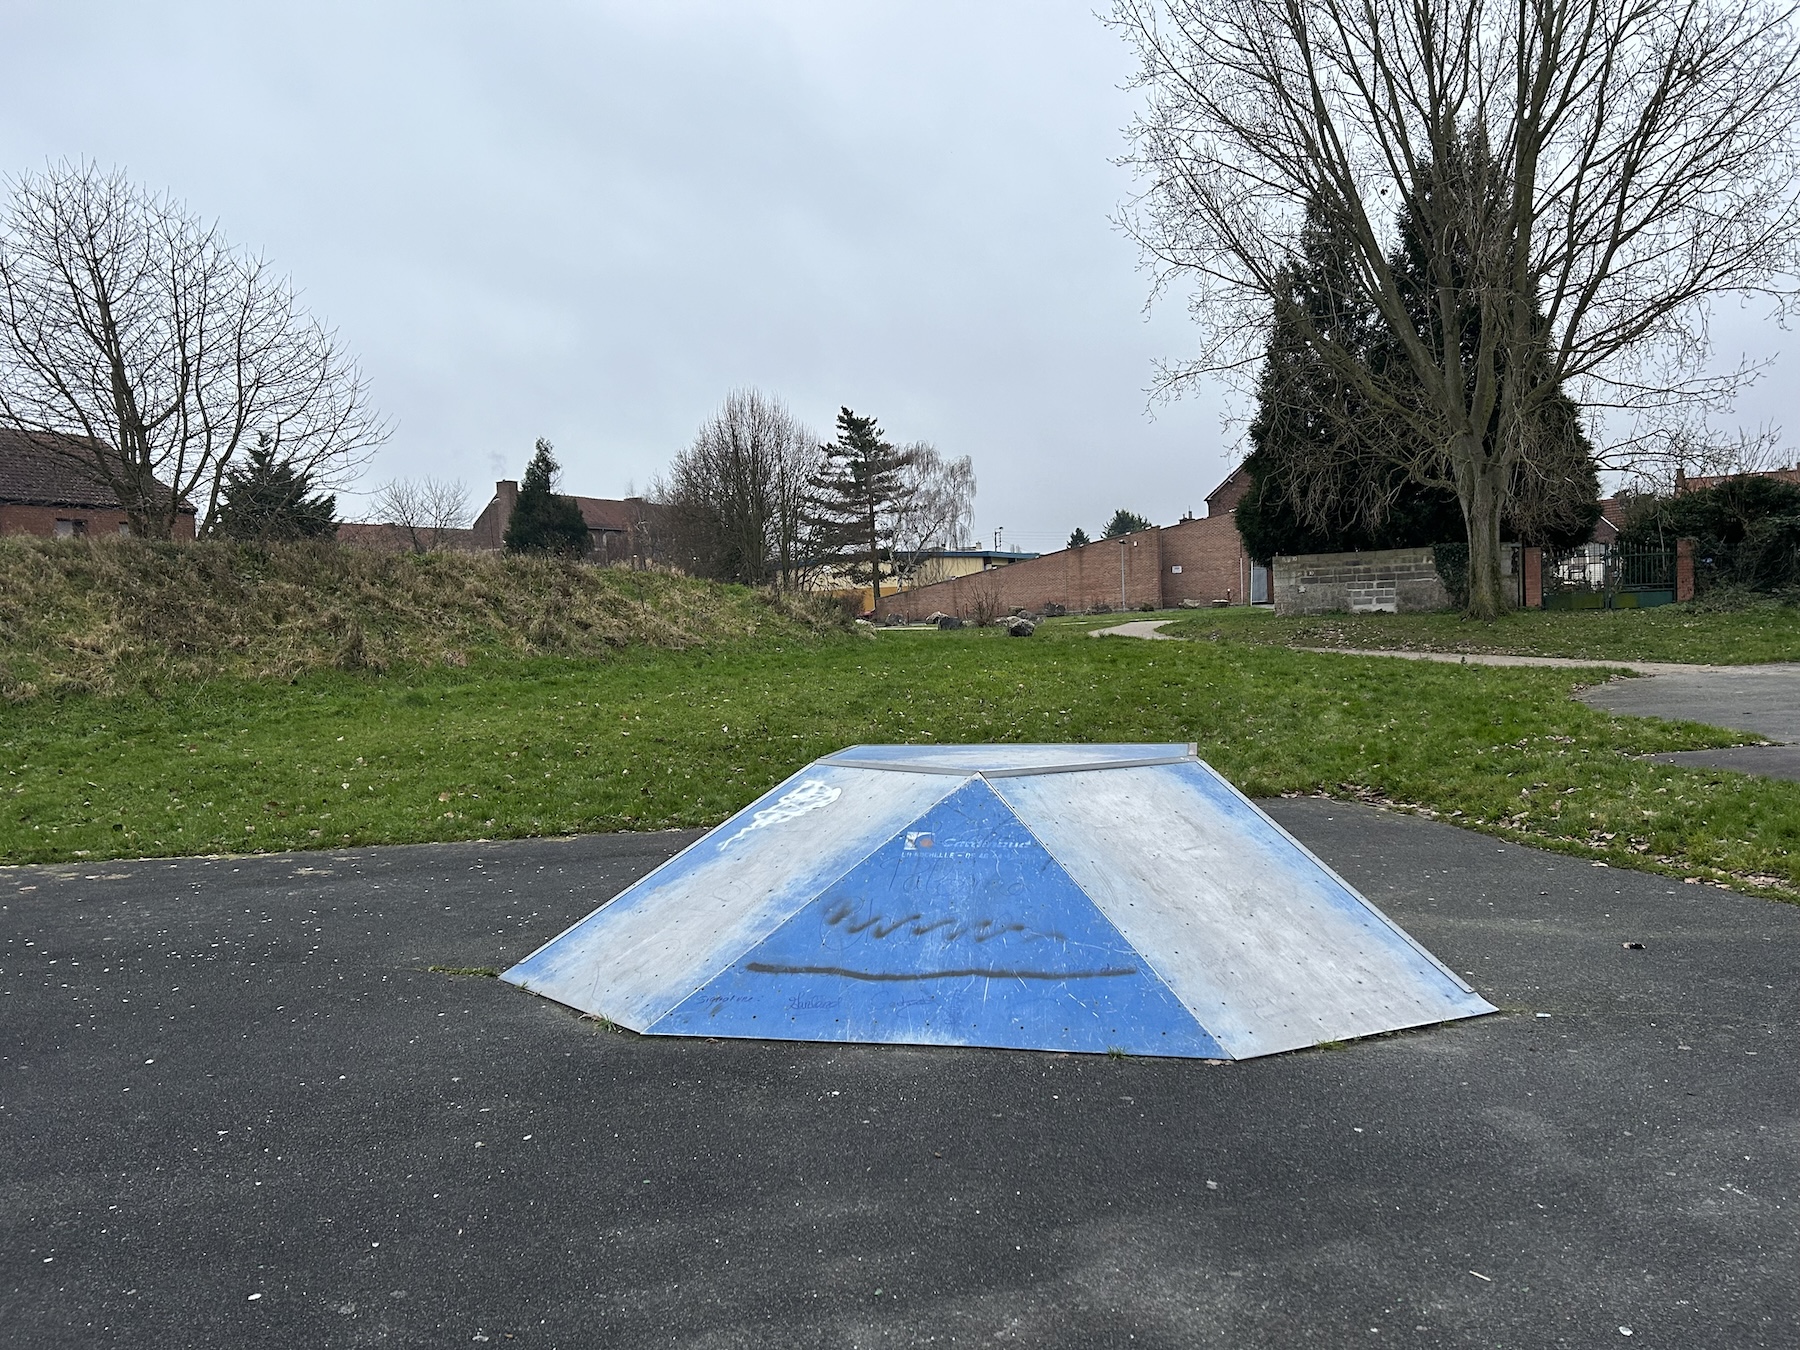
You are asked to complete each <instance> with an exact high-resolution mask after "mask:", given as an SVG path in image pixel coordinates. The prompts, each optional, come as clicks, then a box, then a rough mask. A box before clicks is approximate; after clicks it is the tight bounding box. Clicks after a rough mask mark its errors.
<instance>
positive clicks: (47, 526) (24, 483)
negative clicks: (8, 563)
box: [0, 427, 198, 539]
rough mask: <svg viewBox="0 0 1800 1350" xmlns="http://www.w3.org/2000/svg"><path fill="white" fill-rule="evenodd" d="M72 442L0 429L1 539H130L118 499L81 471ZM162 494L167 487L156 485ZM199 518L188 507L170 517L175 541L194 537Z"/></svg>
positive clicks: (79, 445) (79, 446)
mask: <svg viewBox="0 0 1800 1350" xmlns="http://www.w3.org/2000/svg"><path fill="white" fill-rule="evenodd" d="M82 453H83V443H82V442H81V441H78V440H76V439H75V438H73V437H57V436H48V435H44V434H41V433H37V432H26V431H19V430H16V429H13V428H7V427H0V535H21V534H23V535H36V536H38V537H40V538H45V539H83V538H99V537H101V536H106V535H110V536H113V537H115V538H116V537H120V536H129V535H130V534H131V517H130V515H129V514H128V513H127V512H126V510H125V508H124V507H123V506H122V505H120V503H119V498H118V494H116V493H115V492H113V491H112V489H111V488H109V487H107V486H106V484H104V483H102V482H100V481H99V480H98V479H97V478H96V477H95V476H94V474H93V473H92V471H91V470H88V469H86V468H84V467H83V466H82V464H81V463H80V462H79V460H78V459H76V458H73V456H78V455H81V454H82ZM157 487H158V488H160V489H162V490H163V491H164V492H167V491H168V490H169V489H168V485H167V484H164V483H161V482H159V483H157ZM197 515H198V513H197V512H196V511H195V509H194V508H193V506H191V505H190V504H188V503H187V502H183V503H182V504H181V508H180V510H179V511H178V512H177V513H176V516H175V532H174V536H175V538H177V539H192V538H194V537H195V532H196V531H195V522H196V519H197Z"/></svg>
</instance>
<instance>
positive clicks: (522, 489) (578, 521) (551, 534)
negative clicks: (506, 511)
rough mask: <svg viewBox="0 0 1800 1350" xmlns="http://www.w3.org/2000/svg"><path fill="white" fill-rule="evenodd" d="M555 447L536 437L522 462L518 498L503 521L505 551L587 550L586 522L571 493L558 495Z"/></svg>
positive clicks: (563, 553)
mask: <svg viewBox="0 0 1800 1350" xmlns="http://www.w3.org/2000/svg"><path fill="white" fill-rule="evenodd" d="M555 448H556V447H555V446H553V445H551V444H550V442H549V441H548V440H546V439H545V438H544V437H542V436H540V437H538V443H537V451H536V453H535V454H533V455H532V457H531V463H529V464H527V465H526V466H525V477H524V478H523V479H521V480H520V483H519V501H518V504H517V505H516V506H514V507H513V513H512V519H510V520H509V521H507V522H506V551H507V552H508V553H551V554H556V555H558V556H560V557H565V558H579V557H581V556H582V554H584V553H586V552H587V548H588V528H587V522H586V521H585V520H583V519H582V518H581V508H580V507H579V506H577V505H576V504H575V499H574V498H573V497H562V496H558V495H557V493H556V491H555V489H556V475H557V474H558V473H560V472H561V469H560V467H559V466H558V465H557V462H556V459H555V458H554V456H553V455H552V454H551V452H552V451H553V450H554V449H555Z"/></svg>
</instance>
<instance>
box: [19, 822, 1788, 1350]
mask: <svg viewBox="0 0 1800 1350" xmlns="http://www.w3.org/2000/svg"><path fill="white" fill-rule="evenodd" d="M1264 805H1265V807H1266V808H1267V809H1268V810H1269V811H1270V813H1271V814H1272V815H1274V817H1275V818H1276V819H1277V820H1279V821H1280V822H1281V823H1282V824H1283V825H1284V826H1286V827H1287V828H1289V829H1291V830H1292V831H1293V832H1294V833H1295V834H1296V835H1297V836H1298V837H1299V838H1300V839H1301V840H1302V841H1303V842H1304V843H1305V844H1306V845H1307V846H1308V847H1310V848H1312V849H1313V850H1315V851H1316V852H1317V853H1318V854H1319V856H1320V857H1322V858H1323V859H1325V861H1326V862H1328V863H1329V864H1330V865H1331V866H1332V867H1334V868H1336V869H1337V870H1338V871H1339V872H1340V873H1341V874H1342V875H1343V876H1344V877H1345V878H1346V879H1347V880H1349V881H1350V883H1351V884H1352V885H1355V886H1357V887H1359V888H1360V889H1361V890H1362V891H1363V892H1364V893H1365V894H1366V895H1368V897H1369V898H1370V899H1371V900H1372V901H1374V902H1375V903H1376V904H1377V905H1379V906H1380V907H1381V908H1382V909H1383V910H1384V911H1385V912H1386V913H1388V914H1390V915H1391V916H1393V918H1394V919H1395V921H1396V922H1398V923H1401V924H1403V925H1404V926H1405V927H1406V929H1407V930H1408V931H1409V932H1411V933H1412V934H1413V935H1414V936H1415V937H1417V938H1418V939H1419V940H1420V941H1421V942H1422V943H1424V944H1425V946H1426V947H1427V948H1429V949H1430V950H1431V951H1432V952H1434V953H1436V954H1437V955H1438V956H1439V957H1441V958H1442V959H1443V960H1445V961H1446V962H1448V963H1449V964H1450V965H1451V966H1452V967H1453V968H1454V969H1456V970H1458V971H1461V972H1464V973H1465V976H1466V978H1467V979H1468V980H1469V981H1470V982H1471V983H1472V984H1473V985H1474V986H1475V987H1476V988H1477V989H1478V990H1480V991H1481V993H1482V994H1483V995H1485V996H1486V997H1487V998H1488V999H1489V1000H1491V1001H1492V1002H1494V1003H1496V1004H1498V1005H1499V1006H1500V1007H1502V1008H1504V1009H1506V1011H1505V1012H1503V1013H1500V1014H1497V1015H1495V1016H1491V1017H1482V1018H1475V1019H1472V1020H1470V1021H1465V1022H1457V1023H1453V1024H1451V1025H1448V1026H1441V1027H1430V1028H1424V1029H1421V1030H1418V1031H1413V1032H1405V1033H1401V1034H1399V1035H1394V1036H1385V1037H1380V1038H1377V1039H1374V1040H1367V1041H1353V1042H1350V1043H1349V1044H1347V1045H1345V1046H1343V1047H1341V1048H1338V1049H1336V1050H1321V1051H1315V1052H1305V1053H1300V1054H1293V1055H1279V1056H1275V1057H1273V1058H1270V1059H1263V1060H1254V1061H1250V1062H1246V1063H1241V1064H1231V1065H1219V1066H1214V1065H1208V1064H1203V1063H1198V1062H1196V1061H1193V1060H1154V1059H1109V1058H1107V1057H1105V1056H1093V1055H1064V1054H1036V1053H1027V1052H1008V1051H1000V1050H968V1049H957V1048H941V1049H940V1048H899V1047H895V1048H884V1047H874V1046H867V1045H807V1044H791V1043H783V1042H776V1041H708V1040H705V1039H693V1040H680V1039H673V1038H665V1037H639V1036H634V1035H629V1034H619V1033H615V1032H613V1031H611V1030H609V1029H608V1028H606V1027H605V1026H603V1025H601V1024H599V1023H595V1022H591V1021H584V1020H582V1019H580V1018H578V1017H576V1016H575V1014H573V1013H571V1012H569V1011H568V1010H567V1009H565V1008H562V1007H559V1006H557V1005H555V1004H552V1003H548V1002H545V1001H544V1000H542V999H538V998H534V997H532V996H531V995H529V994H526V993H523V992H521V991H520V990H518V989H515V988H513V987H512V986H510V985H505V984H502V983H501V982H500V981H498V980H494V979H484V978H481V977H480V976H479V975H478V974H473V973H458V972H463V971H468V972H473V971H476V970H479V969H482V968H488V969H498V968H501V967H504V966H506V965H508V964H510V963H511V962H513V961H515V960H517V959H518V958H519V957H521V956H523V955H524V954H525V953H527V952H529V951H530V950H531V949H532V948H534V947H536V946H537V945H538V944H539V943H541V942H543V941H545V940H547V939H549V938H551V937H553V936H555V934H557V933H558V932H560V931H561V930H562V929H563V928H564V927H566V926H567V925H568V924H570V923H572V922H573V921H575V920H576V919H579V918H580V917H581V916H583V915H584V914H586V913H588V912H589V911H590V910H592V909H593V908H594V907H595V906H596V905H598V904H600V903H601V902H602V901H604V900H605V899H606V898H607V897H608V896H610V895H612V894H614V893H615V892H617V891H618V890H619V889H620V888H621V887H623V886H625V885H626V884H627V883H629V882H630V881H632V880H634V879H636V878H637V877H639V876H641V875H643V874H644V873H645V872H647V871H648V870H649V869H650V868H651V867H653V866H655V865H656V864H658V863H660V862H662V861H663V860H664V859H665V858H667V857H668V856H669V855H670V854H672V853H674V852H675V850H676V849H677V848H678V847H679V846H681V845H683V844H685V843H687V842H688V841H689V840H691V839H692V838H693V837H694V836H693V834H691V833H686V834H644V835H623V836H604V835H599V836H588V837H586V838H581V839H572V840H521V841H517V842H513V843H498V844H448V845H425V846H418V847H410V848H383V849H358V850H351V851H335V852H320V853H309V854H287V855H280V856H269V857H259V858H218V859H204V858H191V859H182V860H174V861H170V860H163V861H148V862H103V863H90V864H87V865H84V866H70V867H13V868H0V915H3V916H4V922H3V924H0V930H3V931H0V995H3V997H0V1003H3V1004H4V1007H5V1013H4V1016H0V1194H3V1195H4V1196H5V1203H4V1204H3V1205H0V1288H3V1289H4V1294H3V1296H0V1309H3V1310H4V1315H3V1316H0V1346H4V1347H14V1346H17V1347H20V1350H24V1348H25V1347H31V1350H61V1348H62V1347H70V1348H71V1350H73V1348H74V1347H81V1350H92V1348H94V1347H100V1348H102V1350H104V1348H105V1347H113V1346H117V1347H121V1348H123V1347H134V1348H135V1347H141V1346H152V1347H163V1346H169V1347H188V1346H193V1347H213V1346H230V1347H233V1350H262V1348H263V1347H269V1348H270V1350H277V1348H278V1350H289V1347H294V1346H307V1347H318V1348H319V1350H337V1348H339V1347H343V1348H344V1350H349V1348H350V1347H365V1346H376V1345H379V1346H383V1347H389V1348H390V1350H426V1348H427V1347H443V1346H469V1347H473V1350H498V1347H502V1346H518V1347H534V1348H536V1350H553V1347H558V1346H561V1347H576V1346H602V1345H603V1346H606V1347H608V1350H638V1347H645V1348H646V1350H647V1348H648V1347H654V1346H665V1347H666V1346H672V1345H673V1346H686V1347H706V1348H707V1350H735V1348H736V1347H755V1346H783V1347H787V1346H792V1347H796V1348H797V1350H828V1347H837V1346H850V1345H855V1346H862V1347H866V1348H867V1350H901V1348H902V1347H911V1346H918V1345H935V1346H972V1345H994V1344H1002V1343H1003V1344H1005V1345H1025V1346H1033V1347H1041V1348H1042V1350H1266V1348H1267V1350H1272V1348H1274V1347H1289V1346H1295V1345H1303V1344H1305V1345H1328V1346H1376V1345H1381V1346H1409V1347H1419V1348H1420V1350H1424V1348H1425V1347H1431V1350H1446V1348H1453V1347H1471V1348H1472V1347H1491V1346H1496V1345H1507V1346H1553V1345H1569V1346H1577V1345H1579V1346H1599V1345H1633V1346H1635V1345H1648V1346H1683V1347H1694V1348H1695V1350H1706V1348H1709V1347H1719V1350H1741V1348H1742V1347H1748V1346H1777V1345H1782V1346H1786V1345H1791V1344H1792V1343H1793V1335H1792V1332H1793V1329H1794V1327H1795V1326H1797V1325H1800V1281H1796V1280H1795V1279H1794V1277H1793V1273H1794V1271H1795V1270H1796V1269H1800V1229H1797V1228H1796V1225H1795V1223H1794V1212H1793V1205H1792V1197H1793V1196H1794V1195H1796V1194H1797V1193H1800V1151H1797V1150H1795V1149H1794V1147H1793V1139H1794V1121H1795V1120H1796V1119H1800V1074H1795V1073H1794V1072H1793V1059H1792V1054H1791V1048H1792V1039H1793V1037H1792V1029H1793V1027H1794V1025H1795V1020H1796V1016H1797V1013H1800V1007H1797V1003H1796V999H1797V993H1796V989H1795V985H1794V980H1793V969H1794V966H1793V953H1794V951H1795V949H1796V946H1797V945H1800V908H1796V907H1794V906H1790V905H1781V904H1775V903H1771V902H1769V901H1764V900H1755V899H1751V898H1748V897H1745V896H1741V895H1735V894H1732V893H1730V892H1728V891H1723V890H1718V889H1715V888H1713V887H1708V886H1687V885H1682V884H1680V883H1679V882H1676V881H1674V880H1672V879H1670V878H1666V877H1658V876H1651V875H1647V874H1645V873H1640V872H1629V871H1623V870H1619V869H1615V868H1607V867H1599V866H1595V865H1593V864H1591V863H1589V862H1588V861H1586V860H1584V859H1579V858H1568V857H1563V856H1560V855H1558V854H1554V853H1544V852H1539V851H1536V850H1533V849H1528V848H1523V847H1520V846H1518V845H1514V844H1508V843H1504V842H1502V841H1500V840H1496V839H1492V838H1489V837H1487V836H1485V835H1480V834H1474V833H1470V832H1467V831H1463V830H1458V829H1454V828H1452V827H1450V826H1448V825H1444V824H1440V823H1433V822H1429V821H1424V820H1419V819H1416V818H1413V817H1408V816H1403V815H1397V814H1389V813H1386V812H1381V811H1376V810H1373V809H1370V808H1367V807H1359V806H1351V805H1346V804H1342V803H1337V802H1323V801H1311V800H1295V801H1280V800H1278V801H1272V802H1266V803H1264ZM1640 943H1641V944H1642V947H1641V948H1640V947H1639V946H1638V944H1640ZM1621 1328H1629V1329H1630V1330H1631V1332H1632V1337H1633V1338H1632V1339H1631V1340H1629V1341H1627V1340H1625V1339H1624V1338H1623V1336H1622V1332H1621V1330H1620V1329H1621Z"/></svg>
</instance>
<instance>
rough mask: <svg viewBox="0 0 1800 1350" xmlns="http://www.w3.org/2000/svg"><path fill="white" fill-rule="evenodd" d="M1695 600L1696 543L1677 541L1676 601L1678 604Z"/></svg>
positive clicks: (1685, 540) (1688, 540) (1689, 540)
mask: <svg viewBox="0 0 1800 1350" xmlns="http://www.w3.org/2000/svg"><path fill="white" fill-rule="evenodd" d="M1693 598H1694V541H1693V540H1692V539H1677V540H1676V541H1675V600H1676V603H1677V604H1682V603H1685V602H1686V601H1689V600H1692V599H1693Z"/></svg>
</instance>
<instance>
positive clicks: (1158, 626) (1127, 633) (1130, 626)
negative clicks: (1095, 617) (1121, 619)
mask: <svg viewBox="0 0 1800 1350" xmlns="http://www.w3.org/2000/svg"><path fill="white" fill-rule="evenodd" d="M1172 622H1174V620H1172V619H1139V620H1137V621H1136V622H1134V623H1120V624H1114V625H1113V626H1112V627H1111V628H1096V629H1094V630H1093V631H1092V632H1090V633H1089V634H1088V636H1089V637H1128V638H1148V639H1150V640H1151V641H1152V642H1178V641H1180V639H1179V638H1174V637H1171V636H1169V634H1167V633H1165V632H1163V631H1161V630H1162V626H1163V625H1164V624H1165V623H1172Z"/></svg>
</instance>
